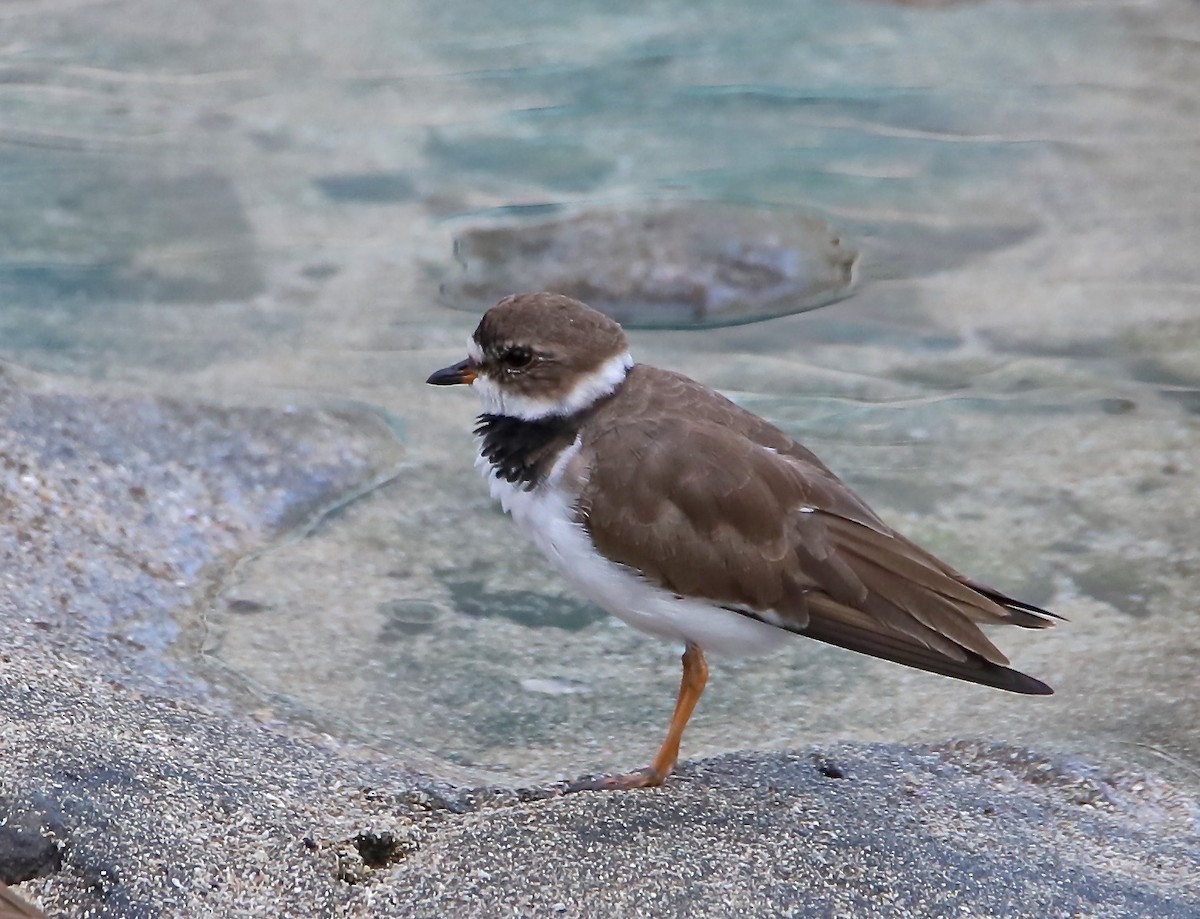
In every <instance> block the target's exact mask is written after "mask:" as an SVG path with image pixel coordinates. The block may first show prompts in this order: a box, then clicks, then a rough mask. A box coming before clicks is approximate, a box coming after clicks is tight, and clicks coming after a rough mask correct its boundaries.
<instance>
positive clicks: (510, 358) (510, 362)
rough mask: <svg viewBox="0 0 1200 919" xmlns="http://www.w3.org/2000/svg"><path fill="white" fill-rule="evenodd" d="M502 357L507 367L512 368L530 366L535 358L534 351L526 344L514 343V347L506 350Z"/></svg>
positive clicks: (518, 368) (517, 368)
mask: <svg viewBox="0 0 1200 919" xmlns="http://www.w3.org/2000/svg"><path fill="white" fill-rule="evenodd" d="M500 357H501V360H503V361H504V365H505V366H506V367H508V368H510V369H512V370H520V369H521V368H522V367H528V366H529V364H530V362H531V361H532V360H533V351H532V350H531V349H529V348H526V347H525V346H524V345H513V347H511V348H509V349H508V350H506V351H505V352H504V354H502V355H501V356H500Z"/></svg>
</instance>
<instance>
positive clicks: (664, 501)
mask: <svg viewBox="0 0 1200 919" xmlns="http://www.w3.org/2000/svg"><path fill="white" fill-rule="evenodd" d="M468 353H469V356H468V357H467V358H466V359H465V360H463V361H460V362H459V363H457V364H454V365H453V366H450V367H445V368H443V369H441V370H438V371H436V372H435V373H434V374H433V375H432V376H430V377H429V379H428V382H429V383H432V384H434V385H438V386H446V385H453V384H459V383H462V384H469V385H470V386H471V388H472V389H473V390H474V391H475V392H476V394H477V395H478V396H479V399H480V401H481V403H482V409H483V412H482V414H481V415H480V416H479V422H478V425H477V426H476V428H475V435H476V438H477V444H478V457H477V460H476V465H477V467H478V468H479V469H480V470H481V471H482V473H483V474H484V476H485V477H486V478H487V481H488V484H489V486H490V489H491V493H492V496H493V497H495V498H497V499H499V501H500V504H501V505H502V506H503V508H504V510H505V511H507V512H508V513H509V514H510V515H511V516H512V518H513V520H514V521H515V522H516V524H517V526H518V527H520V528H521V529H522V530H524V531H525V532H526V533H527V534H528V535H529V536H530V537H531V538H532V540H533V542H534V544H535V545H536V546H537V547H538V549H540V550H541V551H542V552H543V553H544V554H545V555H546V557H547V558H548V559H549V560H550V561H551V562H552V563H553V564H554V566H555V567H556V568H557V569H558V570H559V571H560V572H561V573H562V575H563V576H564V577H565V578H566V579H567V580H568V581H569V582H570V583H571V584H572V585H573V586H574V587H575V588H576V589H577V590H579V592H580V593H582V594H583V595H585V596H586V597H588V598H589V599H590V600H592V601H593V602H595V603H596V604H598V605H599V606H601V607H603V608H604V609H606V610H607V611H608V612H610V613H612V614H613V615H615V616H617V617H619V618H620V619H622V620H624V621H625V622H627V623H628V624H629V625H631V626H633V627H634V628H636V629H640V630H641V631H643V632H647V633H649V634H651V635H655V636H658V637H660V638H665V639H669V640H672V641H676V642H682V643H683V644H684V646H685V650H684V653H683V676H682V679H681V681H680V687H679V696H678V699H677V701H676V703H675V714H674V716H673V718H672V719H671V724H670V728H669V730H668V732H667V737H666V739H665V741H664V742H663V744H662V747H661V748H660V749H659V751H658V754H657V755H656V756H655V758H654V761H653V762H652V763H651V765H650V766H648V767H646V768H644V769H640V770H637V771H635V772H630V773H627V774H623V775H613V776H606V777H604V778H601V779H597V780H590V781H584V782H580V783H576V784H574V785H572V786H570V789H569V790H581V789H590V788H620V789H625V788H640V787H645V786H654V785H660V784H662V782H663V780H664V779H665V778H666V777H667V776H668V775H669V774H670V772H671V771H672V769H674V767H675V763H676V761H677V760H678V757H679V744H680V741H681V739H682V737H683V731H684V728H685V727H686V725H687V722H688V719H689V718H690V717H691V715H692V711H693V710H694V709H695V707H696V703H697V701H698V700H699V698H700V695H701V693H703V691H704V686H705V683H706V682H707V679H708V665H707V663H706V661H705V656H704V655H705V653H706V652H708V651H712V652H717V653H721V652H724V653H731V654H752V653H755V652H762V651H767V650H770V649H773V648H776V647H777V646H778V645H779V643H780V641H781V639H783V637H784V636H785V635H787V634H788V633H794V634H796V635H803V636H806V637H808V638H815V639H817V640H818V641H823V642H828V643H829V644H832V645H838V646H840V647H842V648H848V649H850V650H851V651H858V652H860V653H863V654H868V655H871V656H872V657H878V658H883V659H884V660H889V661H894V662H896V663H899V664H905V665H907V666H909V667H915V668H917V669H919V670H926V671H929V672H931V673H938V674H942V675H944V676H949V677H955V678H957V679H960V680H966V681H968V682H971V683H981V684H984V685H986V686H994V687H996V688H998V689H1004V690H1008V691H1010V692H1015V693H1027V694H1034V695H1046V694H1049V693H1051V692H1052V690H1051V689H1050V687H1049V686H1047V685H1046V684H1045V683H1043V682H1041V681H1040V680H1036V679H1034V678H1033V677H1031V676H1027V675H1026V674H1024V673H1020V672H1019V671H1017V670H1013V669H1011V668H1010V667H1008V660H1007V658H1005V656H1004V655H1003V654H1002V653H1001V652H1000V650H999V649H998V648H997V647H996V646H995V645H994V644H992V642H991V641H990V640H989V639H988V637H987V636H986V635H985V634H984V633H983V631H982V630H981V629H980V625H999V624H1005V625H1017V626H1022V627H1024V628H1034V629H1040V628H1045V627H1047V626H1049V625H1051V624H1052V622H1053V619H1055V618H1059V617H1057V616H1055V615H1054V614H1053V613H1050V612H1047V611H1046V610H1043V609H1039V608H1038V607H1036V606H1033V605H1032V604H1029V603H1023V602H1021V601H1020V600H1015V599H1013V598H1012V597H1009V596H1006V595H1005V594H1003V593H1001V592H1000V591H998V590H995V589H993V588H991V587H987V586H985V585H984V584H981V583H979V582H977V581H973V580H971V579H970V578H968V577H965V576H964V575H962V574H960V573H959V572H957V571H955V570H954V569H953V568H952V567H950V566H949V565H947V564H946V563H945V562H943V561H940V560H939V559H937V558H935V557H934V556H933V555H931V554H930V553H928V552H926V551H925V550H924V549H922V548H920V547H919V546H917V545H916V544H915V543H913V542H911V541H910V540H908V539H906V538H905V537H904V536H902V535H901V534H900V533H898V532H896V531H895V530H894V529H892V528H891V527H890V526H888V525H887V524H886V523H884V522H883V521H882V520H881V519H880V518H879V516H878V515H876V514H875V512H874V511H872V510H871V509H870V508H869V507H868V506H867V505H866V503H865V502H864V501H863V500H862V499H861V498H860V497H858V495H856V494H855V493H854V492H853V491H851V490H850V488H849V487H848V486H847V485H846V484H845V483H843V482H842V481H841V480H840V479H839V478H838V477H837V476H836V475H834V474H833V473H832V472H831V471H830V470H829V468H828V467H826V466H825V464H824V463H822V462H821V461H820V460H819V459H818V458H817V457H816V456H815V455H814V454H813V453H812V452H811V451H809V450H808V449H807V448H805V447H803V446H801V445H800V444H798V443H797V442H796V441H794V440H793V439H792V438H790V437H789V436H788V435H787V434H785V433H784V432H783V431H781V430H779V428H777V427H775V426H774V425H772V424H770V423H769V422H767V421H765V420H764V419H762V418H759V417H758V416H757V415H754V414H752V413H751V412H748V411H746V410H745V409H743V408H741V407H739V406H737V405H735V404H734V403H733V402H731V401H729V400H728V399H726V398H725V397H724V396H721V395H720V394H718V393H716V392H714V391H713V390H711V389H708V388H706V387H704V386H702V385H701V384H699V383H697V382H695V381H693V380H691V379H689V378H687V377H685V376H682V375H681V374H678V373H673V372H671V371H668V370H659V369H657V368H655V367H649V366H646V365H645V364H636V363H634V361H633V358H632V357H631V356H630V353H629V346H628V342H627V340H626V337H625V333H624V331H623V330H622V329H621V327H620V326H619V325H618V324H617V323H616V322H614V321H613V320H611V319H609V318H608V317H607V316H605V315H604V314H603V313H600V312H597V311H596V310H593V309H590V308H589V307H587V306H586V305H584V304H583V303H580V302H579V301H577V300H573V299H571V298H569V297H565V296H562V295H559V294H550V293H534V294H521V295H517V296H513V297H508V298H506V299H504V300H502V301H500V303H499V304H497V305H496V306H494V307H493V308H492V309H490V310H488V312H487V313H486V314H485V315H484V317H483V319H482V321H480V323H479V327H478V328H477V329H476V330H475V334H474V335H473V336H472V337H471V340H470V342H469V344H468Z"/></svg>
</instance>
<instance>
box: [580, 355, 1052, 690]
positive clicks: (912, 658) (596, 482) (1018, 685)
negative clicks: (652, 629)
mask: <svg viewBox="0 0 1200 919" xmlns="http://www.w3.org/2000/svg"><path fill="white" fill-rule="evenodd" d="M639 369H641V368H639ZM645 371H651V368H645ZM651 373H652V375H651V376H650V377H647V376H646V375H645V373H644V372H643V375H642V376H641V377H640V379H639V377H638V376H636V375H634V374H631V378H630V380H629V381H627V384H626V387H624V388H623V390H622V393H621V396H620V397H619V398H618V399H616V400H613V401H614V403H624V404H623V405H621V404H615V405H612V406H611V407H610V409H609V411H608V412H607V413H606V414H603V415H598V416H597V417H596V418H595V419H594V421H593V422H592V423H590V424H589V426H588V427H589V429H590V430H589V434H588V435H587V437H586V439H585V444H584V446H585V449H587V450H588V451H589V454H590V456H591V460H592V461H591V463H590V475H589V478H588V481H587V483H586V485H585V486H584V489H583V492H582V494H581V496H580V505H579V507H580V517H581V520H582V522H583V523H584V525H585V526H586V527H587V529H588V531H589V533H590V534H591V536H592V539H593V540H594V541H595V542H596V545H597V547H598V548H600V550H601V551H603V552H604V553H605V554H606V555H608V556H609V557H610V558H613V559H615V560H617V561H619V562H622V563H624V564H626V565H628V566H630V567H632V568H635V569H637V570H639V571H641V572H642V573H643V574H644V575H645V576H646V577H648V578H649V579H651V580H652V581H654V582H655V583H658V584H660V585H661V586H663V587H664V588H666V589H668V590H671V591H673V592H675V593H678V594H684V595H689V596H698V597H703V598H706V599H709V600H711V601H713V602H714V603H717V604H720V605H723V606H726V607H728V608H730V609H732V610H736V611H738V612H741V613H743V614H745V615H748V616H753V617H755V618H758V619H761V620H762V621H764V622H769V623H771V624H773V625H778V626H781V627H782V628H785V629H788V630H789V631H794V632H797V633H800V634H803V635H807V636H810V637H812V638H817V639H819V640H821V641H826V642H829V643H831V644H836V645H839V646H842V647H845V648H849V649H851V650H855V651H860V652H863V653H866V654H870V655H873V656H875V657H881V658H885V659H887V660H892V661H896V662H898V663H902V664H906V665H908V666H912V667H917V668H919V669H923V670H930V671H932V672H936V673H943V674H946V675H948V676H955V677H958V678H960V679H966V680H971V681H973V682H980V683H986V684H988V685H993V686H999V687H1001V688H1004V689H1010V690H1013V691H1017V692H1039V693H1044V692H1048V691H1049V688H1048V687H1046V686H1045V685H1044V684H1042V683H1040V682H1038V681H1037V680H1033V679H1032V678H1030V677H1026V676H1024V675H1023V674H1019V673H1017V672H1016V671H1013V670H1009V669H1008V668H1007V667H1005V666H1004V665H1005V664H1007V660H1006V659H1005V657H1004V655H1003V654H1001V653H1000V651H999V650H998V649H997V648H996V647H995V645H993V644H992V643H991V642H990V641H989V640H988V639H987V637H986V636H985V635H984V634H983V632H982V631H980V629H979V627H978V626H977V625H976V623H1009V624H1016V625H1022V626H1026V627H1043V626H1046V625H1049V624H1050V620H1049V619H1048V618H1046V617H1047V616H1048V615H1049V614H1046V613H1044V611H1042V610H1038V609H1037V608H1036V607H1031V606H1028V605H1027V604H1020V603H1017V602H1016V601H1010V600H1009V599H1008V598H1007V597H1004V596H1003V595H1002V594H999V593H997V592H995V591H991V590H989V589H987V588H983V587H981V586H979V585H975V584H973V583H971V582H968V581H966V580H965V579H963V578H962V576H961V575H959V574H958V573H957V572H955V571H954V570H953V569H952V568H950V567H949V566H947V565H945V564H944V563H942V562H940V561H939V560H937V559H936V558H934V557H933V556H931V555H929V553H927V552H925V551H924V550H922V549H920V548H919V547H918V546H916V545H914V544H913V543H912V542H910V541H909V540H907V539H905V538H904V537H902V536H900V535H899V534H897V533H895V532H894V531H892V530H891V529H890V528H888V527H887V526H886V525H885V524H883V523H882V521H880V520H879V518H878V517H877V516H876V515H875V514H874V513H873V512H872V511H871V510H870V509H869V508H868V507H867V506H866V505H865V504H864V503H863V502H862V501H861V499H859V498H858V497H857V496H856V495H855V494H854V493H853V492H852V491H850V489H849V488H847V487H846V486H845V485H844V484H843V483H842V482H841V481H839V480H838V479H837V477H836V476H834V475H833V473H832V472H830V471H829V470H828V469H827V468H826V467H825V466H824V465H823V464H821V463H820V461H819V460H817V459H816V458H815V457H814V456H812V454H811V453H809V452H808V451H807V450H805V449H804V448H803V447H800V446H799V445H798V444H795V443H794V442H793V441H791V440H790V439H789V438H787V436H786V435H784V434H783V433H782V432H781V431H779V430H778V429H776V428H773V427H771V426H770V425H768V424H767V423H766V422H764V421H762V420H761V419H759V418H757V417H756V416H754V415H750V414H749V413H747V412H744V411H743V410H742V409H740V408H738V407H737V406H735V405H733V404H732V403H729V402H728V401H727V400H724V399H723V398H722V397H720V396H718V395H717V394H715V393H712V392H711V391H709V390H705V389H703V388H702V387H700V386H699V385H698V384H695V383H692V382H691V381H690V380H687V379H686V378H682V377H677V376H676V375H673V374H666V373H664V372H663V371H651ZM631 383H632V384H633V385H632V386H630V384H631ZM659 399H662V400H664V403H665V404H664V403H660V402H659V401H658V400H659ZM681 408H682V409H684V412H683V414H682V416H681V414H680V409H681ZM688 408H691V409H692V411H691V412H690V413H689V412H688V411H687V409H688ZM689 415H690V417H689ZM685 417H686V421H685V420H684V419H685ZM601 494H609V495H611V494H620V495H622V496H623V499H624V500H622V501H619V502H605V501H602V500H600V498H599V496H600V495H601ZM1007 604H1011V605H1007Z"/></svg>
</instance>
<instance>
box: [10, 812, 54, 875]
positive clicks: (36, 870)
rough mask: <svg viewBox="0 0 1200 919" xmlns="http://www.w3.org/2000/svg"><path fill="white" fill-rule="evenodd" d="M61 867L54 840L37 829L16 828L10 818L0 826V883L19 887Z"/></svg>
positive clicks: (17, 826)
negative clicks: (18, 885)
mask: <svg viewBox="0 0 1200 919" xmlns="http://www.w3.org/2000/svg"><path fill="white" fill-rule="evenodd" d="M61 867H62V853H61V852H59V849H58V845H57V844H56V843H55V842H54V840H53V839H49V838H47V837H45V836H43V835H42V834H41V832H39V831H38V830H37V829H36V828H28V827H22V826H20V825H17V824H16V823H14V822H13V819H12V818H11V817H9V818H6V819H5V820H4V822H3V823H2V824H0V882H3V883H5V884H20V883H22V882H23V881H28V880H31V879H33V878H40V877H46V876H47V875H50V874H54V873H55V872H56V871H58V869H59V868H61Z"/></svg>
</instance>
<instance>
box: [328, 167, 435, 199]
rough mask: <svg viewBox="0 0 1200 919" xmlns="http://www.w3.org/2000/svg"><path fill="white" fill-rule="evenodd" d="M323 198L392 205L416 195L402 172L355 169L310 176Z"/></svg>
mask: <svg viewBox="0 0 1200 919" xmlns="http://www.w3.org/2000/svg"><path fill="white" fill-rule="evenodd" d="M313 184H314V185H316V186H317V188H319V189H320V190H321V192H322V194H324V195H325V197H327V198H329V199H331V200H333V201H353V202H355V203H359V204H395V203H396V202H399V201H411V200H412V199H413V198H415V197H416V195H417V190H416V188H415V187H414V185H413V183H412V179H410V178H409V177H408V175H407V174H405V173H403V172H355V173H347V174H344V175H329V176H321V177H320V178H317V179H313Z"/></svg>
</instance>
